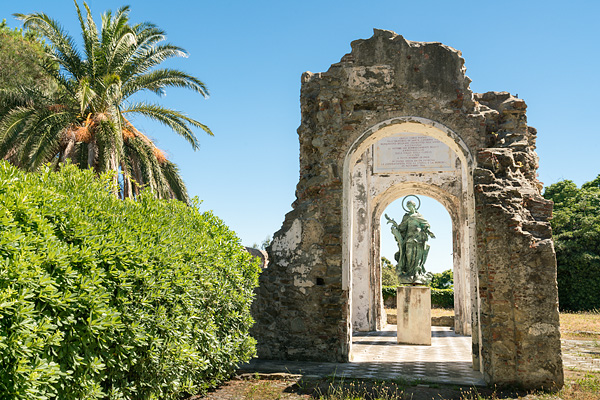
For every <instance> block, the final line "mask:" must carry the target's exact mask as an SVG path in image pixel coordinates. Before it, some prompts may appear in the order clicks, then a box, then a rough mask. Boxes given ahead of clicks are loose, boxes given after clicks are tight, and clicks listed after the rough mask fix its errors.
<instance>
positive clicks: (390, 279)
mask: <svg viewBox="0 0 600 400" xmlns="http://www.w3.org/2000/svg"><path fill="white" fill-rule="evenodd" d="M381 284H382V285H383V286H394V287H395V286H398V274H396V266H395V265H393V264H392V262H391V261H390V260H388V259H387V258H385V257H381Z"/></svg>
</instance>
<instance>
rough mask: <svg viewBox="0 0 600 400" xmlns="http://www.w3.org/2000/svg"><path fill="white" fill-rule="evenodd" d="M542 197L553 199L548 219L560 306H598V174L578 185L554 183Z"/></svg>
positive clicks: (599, 270) (586, 307)
mask: <svg viewBox="0 0 600 400" xmlns="http://www.w3.org/2000/svg"><path fill="white" fill-rule="evenodd" d="M544 197H545V198H547V199H549V200H552V201H554V216H553V218H552V220H551V221H550V222H551V224H552V235H553V238H554V246H555V249H556V259H557V280H558V297H559V304H560V308H561V310H571V311H580V310H593V309H600V294H599V293H600V292H599V288H600V175H598V177H596V179H594V180H593V181H591V182H587V183H584V184H583V185H582V186H581V188H578V187H577V185H575V183H574V182H572V181H570V180H563V181H560V182H557V183H555V184H553V185H550V186H548V187H547V188H546V190H545V191H544Z"/></svg>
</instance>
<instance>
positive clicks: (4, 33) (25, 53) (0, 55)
mask: <svg viewBox="0 0 600 400" xmlns="http://www.w3.org/2000/svg"><path fill="white" fill-rule="evenodd" d="M47 62H48V59H47V57H46V53H45V51H44V45H43V43H42V42H41V41H40V40H39V38H38V37H37V36H36V35H35V34H34V33H33V32H30V31H25V30H23V29H10V28H9V27H8V26H7V25H6V20H2V22H0V88H17V87H19V86H33V85H42V86H44V85H48V84H49V81H50V79H51V76H50V75H49V74H48V73H47V72H46V69H45V68H44V67H43V65H44V64H46V63H47Z"/></svg>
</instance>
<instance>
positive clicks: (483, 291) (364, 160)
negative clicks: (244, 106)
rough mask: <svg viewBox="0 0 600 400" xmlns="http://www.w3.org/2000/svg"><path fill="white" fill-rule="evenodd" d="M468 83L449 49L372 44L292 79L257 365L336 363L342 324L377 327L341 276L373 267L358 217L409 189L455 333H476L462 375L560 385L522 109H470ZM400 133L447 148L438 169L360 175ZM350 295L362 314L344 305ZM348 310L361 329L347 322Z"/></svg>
mask: <svg viewBox="0 0 600 400" xmlns="http://www.w3.org/2000/svg"><path fill="white" fill-rule="evenodd" d="M469 83H470V80H469V78H467V77H466V75H465V68H464V60H463V59H462V57H461V55H460V52H458V51H457V50H454V49H452V48H449V47H447V46H444V45H442V44H440V43H421V42H411V41H407V40H405V39H404V38H403V37H402V36H400V35H397V34H395V33H393V32H390V31H382V30H375V34H374V35H373V37H371V38H369V39H366V40H357V41H354V42H353V43H352V52H351V53H350V54H347V55H345V56H344V57H343V58H342V60H341V61H340V62H339V63H337V64H333V65H332V66H331V68H330V69H329V70H328V71H327V72H324V73H317V74H313V73H309V72H307V73H305V74H303V76H302V89H301V110H302V123H301V125H300V128H299V129H298V135H299V140H300V181H299V182H298V185H297V190H296V201H295V202H294V203H293V205H292V207H293V209H292V211H291V212H290V213H288V214H287V215H286V216H285V220H284V223H283V226H282V228H281V229H280V230H279V231H278V232H276V233H275V235H274V238H273V243H272V245H271V247H270V248H269V249H268V252H269V265H268V267H267V268H265V269H264V270H263V273H262V274H261V276H260V286H259V288H258V289H257V291H256V294H257V296H256V299H255V301H254V304H253V315H254V317H255V319H256V325H255V327H254V332H253V333H254V337H255V338H257V340H258V345H257V350H258V356H259V357H261V358H265V359H287V360H314V361H338V362H348V361H349V356H350V353H351V337H352V329H353V327H354V325H356V327H358V325H360V324H362V325H363V327H362V328H361V329H376V328H377V320H378V318H380V316H379V315H378V311H377V307H380V306H378V305H377V300H376V299H375V297H376V296H375V294H373V285H368V284H363V285H362V288H361V286H360V285H359V286H356V287H353V285H352V283H353V280H354V279H355V278H356V276H357V275H356V274H353V271H354V270H355V268H357V269H356V271H373V266H374V263H375V262H376V258H377V256H378V254H377V252H378V248H377V246H374V245H373V243H374V240H375V239H376V238H377V235H379V232H378V228H374V225H375V224H374V222H373V221H374V220H373V218H375V217H376V216H377V215H381V212H382V211H383V209H384V208H385V207H384V205H385V204H386V203H388V202H390V201H391V200H390V199H391V198H392V197H394V196H400V195H401V194H403V193H408V191H409V190H410V191H413V189H414V191H415V192H417V193H419V192H420V193H423V194H428V193H429V194H432V195H433V196H432V197H434V198H436V199H438V200H440V201H441V202H442V203H443V204H449V205H448V206H447V208H448V209H452V210H453V211H452V212H451V215H453V225H454V228H453V229H454V230H455V233H456V234H457V237H458V238H459V240H457V244H456V246H458V249H459V250H460V254H461V257H460V259H459V260H458V268H459V270H460V273H461V274H463V275H464V277H465V279H463V280H462V282H464V283H465V285H466V286H465V287H464V288H463V289H459V290H463V294H464V295H461V296H459V297H460V298H462V299H466V301H465V303H466V305H465V307H467V308H468V307H470V308H471V311H472V312H471V318H468V316H467V315H462V316H461V317H460V318H459V319H460V321H461V328H460V329H463V328H464V329H469V326H468V325H469V320H470V324H471V326H470V328H471V330H472V331H473V332H474V333H476V334H474V335H473V336H474V352H473V353H474V366H475V368H477V367H479V369H480V370H481V371H482V372H483V375H484V378H485V380H486V381H487V382H489V383H494V384H501V385H502V384H513V385H520V386H522V387H525V388H541V387H544V388H550V387H560V386H562V384H563V372H562V361H561V353H560V335H559V322H558V296H557V287H556V259H555V254H554V249H553V244H552V238H551V231H550V225H549V222H548V220H549V218H550V217H551V214H552V203H551V202H548V201H546V200H545V199H544V198H543V197H542V196H541V195H540V184H539V182H538V181H537V179H536V170H537V166H538V165H537V160H538V159H537V155H536V154H535V151H534V149H535V140H536V134H537V133H536V131H535V129H533V128H531V127H528V126H527V119H526V114H525V111H526V105H525V102H524V101H523V100H520V99H517V98H515V97H513V96H511V95H510V94H508V93H506V92H499V93H498V92H488V93H485V94H474V93H472V91H471V89H470V88H469ZM409 133H411V134H416V135H420V136H427V137H433V138H435V139H437V140H439V141H441V142H442V143H444V145H446V146H448V148H449V149H451V150H452V152H453V153H452V154H453V155H454V157H455V158H454V161H455V163H454V164H453V165H454V168H451V169H450V170H448V171H446V172H440V171H431V172H427V173H423V172H422V171H421V172H419V171H416V172H414V173H413V172H411V173H409V174H392V173H390V174H385V173H378V172H377V171H374V170H373V168H372V166H373V162H372V161H369V159H370V158H369V157H371V156H372V154H373V152H374V151H375V150H373V149H374V145H376V144H377V143H378V141H380V140H381V139H382V138H386V137H392V136H394V135H403V134H409ZM457 160H458V161H457ZM384 175H388V176H384ZM361 199H362V200H361ZM360 226H362V227H364V228H365V229H362V228H359V227H360ZM455 261H456V260H455ZM361 263H362V264H363V265H362V266H361V265H360V264H361ZM361 268H362V269H361ZM455 268H456V264H455ZM368 273H369V274H371V275H372V272H368ZM359 290H364V291H365V293H367V292H369V291H370V292H369V293H370V294H369V295H368V296H366V298H371V299H372V300H373V301H371V300H369V301H371V303H368V302H367V301H366V300H360V299H358V300H357V297H355V293H354V292H356V291H359ZM465 293H466V294H465ZM364 298H365V296H363V299H364ZM361 301H362V302H363V303H361ZM361 304H362V305H361ZM360 306H362V307H363V308H366V309H367V310H368V312H369V313H370V317H368V318H367V319H366V320H365V321H359V320H358V319H356V318H355V317H356V315H358V314H357V312H356V311H357V310H358V308H359V307H360Z"/></svg>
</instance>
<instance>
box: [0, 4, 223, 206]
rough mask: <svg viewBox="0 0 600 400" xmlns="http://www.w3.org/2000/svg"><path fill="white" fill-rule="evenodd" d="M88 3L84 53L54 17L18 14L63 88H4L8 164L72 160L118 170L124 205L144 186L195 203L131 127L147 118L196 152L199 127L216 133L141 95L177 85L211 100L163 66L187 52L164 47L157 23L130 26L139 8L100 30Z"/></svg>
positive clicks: (1, 127) (1, 130)
mask: <svg viewBox="0 0 600 400" xmlns="http://www.w3.org/2000/svg"><path fill="white" fill-rule="evenodd" d="M83 5H84V7H85V10H86V15H85V16H84V15H83V14H82V12H81V10H80V8H79V5H78V4H77V1H76V0H75V7H76V10H77V16H78V18H79V22H80V25H81V33H82V39H83V51H82V53H80V51H79V50H78V48H77V47H76V46H75V42H74V40H73V38H72V37H71V36H69V34H68V33H66V32H65V31H64V30H63V29H62V28H61V26H60V24H59V23H58V22H57V21H55V20H53V19H51V18H49V17H48V16H47V15H46V14H43V13H34V14H28V15H23V14H16V16H17V18H19V19H21V20H22V21H23V24H24V27H25V28H27V29H29V30H31V31H33V32H35V33H37V34H39V35H40V36H41V37H43V38H44V39H46V42H47V47H46V52H47V55H48V58H49V59H50V61H51V62H52V63H53V64H54V67H52V66H51V65H49V66H46V67H47V70H48V72H49V73H51V74H53V78H54V80H55V81H56V86H57V88H58V89H55V90H52V91H48V90H46V89H43V88H36V87H20V88H18V89H16V90H14V89H13V90H11V89H5V90H2V91H0V94H1V96H0V98H1V101H2V104H0V109H3V108H4V109H6V107H7V106H10V107H9V111H8V112H6V113H4V115H2V116H0V157H3V158H4V159H8V160H10V161H11V162H12V163H14V164H15V165H17V166H19V167H22V168H24V169H27V170H35V169H37V168H38V167H39V166H40V165H42V164H44V163H48V162H52V163H55V164H56V165H57V166H58V165H60V163H61V162H64V161H66V160H71V161H72V162H73V163H76V164H77V165H79V166H80V167H81V168H93V169H94V170H95V171H97V172H98V173H101V172H104V171H110V170H112V171H115V172H116V173H117V174H116V175H115V176H116V177H118V179H119V183H120V196H122V197H124V198H125V197H134V196H136V194H137V193H138V192H139V190H140V188H141V187H145V186H148V187H150V188H151V189H152V190H153V191H154V192H155V193H156V195H157V196H158V197H160V198H177V199H180V200H183V201H186V202H187V201H189V199H188V196H187V191H186V188H185V186H184V184H183V181H182V180H181V177H180V176H179V173H178V169H177V167H176V165H175V164H173V163H172V162H170V161H169V160H167V159H166V157H165V155H164V153H163V152H162V151H161V150H160V149H158V148H157V147H156V146H155V145H154V143H153V142H152V140H150V139H149V138H148V137H147V136H146V135H144V134H143V133H142V132H140V131H139V130H137V129H136V128H135V127H134V125H133V124H132V123H131V122H130V120H131V119H132V117H133V116H136V115H138V116H143V117H147V118H150V119H153V120H155V121H158V122H160V123H162V124H164V125H166V126H167V127H169V128H170V129H171V130H173V131H174V132H175V133H176V134H178V135H180V136H182V137H183V138H185V139H186V140H187V141H188V142H189V143H190V144H191V146H192V147H193V148H194V149H198V147H199V143H198V139H197V137H196V135H195V134H194V132H193V131H192V128H193V127H196V128H200V129H202V130H204V131H205V132H206V133H208V134H210V135H212V132H211V131H210V129H209V128H208V127H206V126H205V125H203V124H201V123H200V122H198V121H196V120H194V119H192V118H189V117H188V116H186V115H185V114H183V113H181V112H179V111H175V110H172V109H168V108H165V107H162V106H161V105H159V104H155V103H148V102H145V101H134V100H133V99H132V98H133V97H139V96H135V95H136V94H139V93H140V92H142V91H145V90H148V91H151V92H154V93H156V94H157V95H159V96H160V95H162V94H164V92H165V89H166V88H167V87H182V88H187V89H191V90H193V91H195V92H197V93H199V94H201V95H202V96H204V97H206V96H207V95H208V91H207V89H206V86H205V85H204V83H203V82H202V81H200V80H199V79H197V78H195V77H194V76H191V75H188V74H186V73H184V72H182V71H179V70H175V69H167V68H155V67H156V66H157V65H159V64H160V63H162V62H163V61H165V60H166V59H169V58H172V57H186V56H187V53H186V52H185V50H184V49H182V48H180V47H177V46H174V45H171V44H165V43H161V42H163V41H164V39H165V32H164V31H162V30H160V29H159V28H158V27H156V26H155V25H154V24H151V23H148V22H144V23H139V24H135V25H132V24H130V23H129V7H122V8H120V9H119V10H118V11H117V12H116V13H115V14H112V13H111V12H110V11H107V12H106V13H104V14H103V15H102V26H101V27H100V30H99V29H98V27H97V26H96V24H95V23H94V20H93V18H92V15H91V11H90V9H89V7H88V5H87V4H86V3H85V2H84V3H83ZM82 54H83V56H82ZM56 65H58V68H56ZM2 106H4V107H2ZM115 179H117V178H115Z"/></svg>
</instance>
